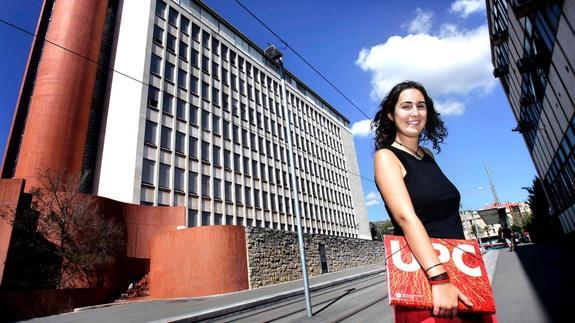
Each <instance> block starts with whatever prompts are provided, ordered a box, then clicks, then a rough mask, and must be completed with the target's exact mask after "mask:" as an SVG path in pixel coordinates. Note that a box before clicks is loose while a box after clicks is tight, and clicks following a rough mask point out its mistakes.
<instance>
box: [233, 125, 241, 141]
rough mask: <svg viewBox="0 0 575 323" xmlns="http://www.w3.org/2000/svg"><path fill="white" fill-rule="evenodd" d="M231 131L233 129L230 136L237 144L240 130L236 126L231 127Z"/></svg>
mask: <svg viewBox="0 0 575 323" xmlns="http://www.w3.org/2000/svg"><path fill="white" fill-rule="evenodd" d="M232 129H233V132H232V135H233V138H234V142H235V143H238V144H239V143H240V128H239V127H238V126H236V125H233V127H232Z"/></svg>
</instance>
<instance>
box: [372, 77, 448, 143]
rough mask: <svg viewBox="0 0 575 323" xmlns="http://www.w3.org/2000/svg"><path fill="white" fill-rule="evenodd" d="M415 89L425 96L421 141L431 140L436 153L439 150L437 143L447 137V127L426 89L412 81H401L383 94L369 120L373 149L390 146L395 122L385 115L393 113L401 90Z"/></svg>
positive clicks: (393, 138)
mask: <svg viewBox="0 0 575 323" xmlns="http://www.w3.org/2000/svg"><path fill="white" fill-rule="evenodd" d="M407 89H417V90H419V91H420V92H421V94H423V96H424V97H425V104H426V107H427V123H426V124H425V129H424V130H423V132H422V133H421V136H422V137H421V138H420V139H421V141H422V142H431V143H432V144H433V149H435V150H436V151H437V152H438V153H439V152H440V151H441V148H440V147H439V144H440V143H442V142H443V139H444V138H445V137H447V129H446V128H445V125H444V124H443V121H441V119H440V118H439V112H437V111H436V110H435V107H434V106H433V100H431V98H430V97H429V96H428V95H427V91H425V88H424V87H423V85H421V84H420V83H418V82H414V81H403V82H401V83H399V84H397V85H395V86H394V87H393V88H392V89H391V91H389V93H387V95H386V96H385V98H384V99H383V101H381V104H380V105H379V111H377V113H376V114H375V118H374V120H373V121H372V122H371V129H372V130H373V131H374V132H375V150H376V151H377V150H379V149H382V148H385V147H388V146H390V145H391V144H392V143H393V141H394V140H395V134H396V129H395V123H394V122H393V121H392V120H390V119H389V118H388V117H387V115H388V114H389V113H391V114H392V115H393V112H394V109H395V104H396V103H397V100H398V99H399V95H400V94H401V92H402V91H403V90H407Z"/></svg>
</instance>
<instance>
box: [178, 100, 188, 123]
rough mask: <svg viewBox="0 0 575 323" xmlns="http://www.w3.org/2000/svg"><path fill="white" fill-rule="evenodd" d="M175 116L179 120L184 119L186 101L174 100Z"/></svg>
mask: <svg viewBox="0 0 575 323" xmlns="http://www.w3.org/2000/svg"><path fill="white" fill-rule="evenodd" d="M176 116H177V117H178V118H180V119H184V120H185V119H186V101H184V100H182V99H177V100H176Z"/></svg>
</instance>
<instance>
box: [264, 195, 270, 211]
mask: <svg viewBox="0 0 575 323" xmlns="http://www.w3.org/2000/svg"><path fill="white" fill-rule="evenodd" d="M262 201H263V205H264V209H266V210H267V209H269V206H268V192H262Z"/></svg>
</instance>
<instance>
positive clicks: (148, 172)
mask: <svg viewBox="0 0 575 323" xmlns="http://www.w3.org/2000/svg"><path fill="white" fill-rule="evenodd" d="M155 165H156V162H155V161H153V160H149V159H146V158H144V164H143V165H142V183H146V184H151V185H154V166H155Z"/></svg>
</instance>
